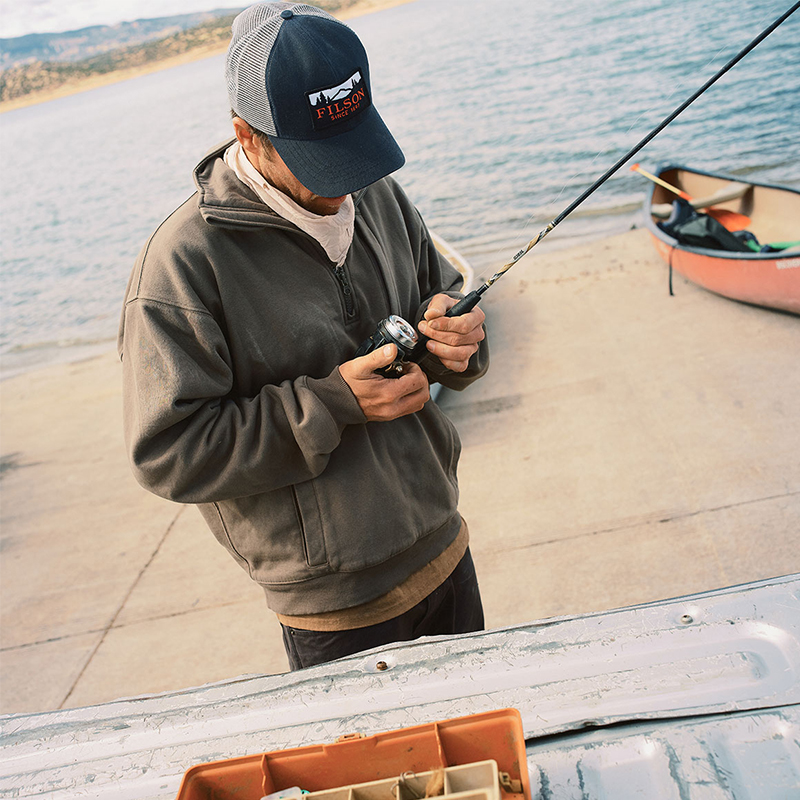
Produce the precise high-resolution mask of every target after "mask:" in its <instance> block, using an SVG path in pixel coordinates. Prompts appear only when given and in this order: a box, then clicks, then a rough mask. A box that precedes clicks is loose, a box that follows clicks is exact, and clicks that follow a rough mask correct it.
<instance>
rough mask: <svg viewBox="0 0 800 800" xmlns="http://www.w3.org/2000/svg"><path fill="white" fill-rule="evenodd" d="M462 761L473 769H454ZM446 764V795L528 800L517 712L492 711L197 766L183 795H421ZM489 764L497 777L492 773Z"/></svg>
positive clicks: (334, 798) (319, 798)
mask: <svg viewBox="0 0 800 800" xmlns="http://www.w3.org/2000/svg"><path fill="white" fill-rule="evenodd" d="M479 762H493V766H489V765H487V764H485V763H483V764H481V763H479ZM463 765H472V767H473V769H472V770H471V771H467V772H464V771H463V770H460V771H459V770H455V771H453V770H452V769H450V768H453V767H460V766H463ZM442 769H444V776H443V777H444V787H443V791H444V793H445V794H447V795H448V800H530V797H531V793H530V784H529V779H528V765H527V761H526V754H525V736H524V733H523V730H522V719H521V717H520V714H519V711H517V710H516V709H514V708H508V709H501V710H497V711H487V712H484V713H481V714H472V715H470V716H466V717H457V718H454V719H448V720H444V721H442V722H433V723H428V724H425V725H416V726H413V727H410V728H401V729H399V730H395V731H389V732H387V733H378V734H374V735H372V736H362V735H361V734H358V733H355V734H348V735H347V736H343V737H341V738H340V739H339V740H337V741H336V742H332V743H330V744H317V745H308V746H305V747H296V748H292V749H289V750H275V751H272V752H270V753H262V754H258V755H251V756H242V757H240V758H232V759H227V760H225V761H215V762H210V763H207V764H198V765H197V766H194V767H191V768H190V769H189V770H187V772H186V773H185V774H184V776H183V781H182V782H181V786H180V790H179V792H178V796H177V800H212V798H213V800H260V799H261V798H262V797H265V796H268V795H271V794H275V793H276V792H286V791H288V790H290V789H292V788H293V787H299V788H300V789H301V790H302V791H303V792H304V793H310V794H311V797H309V794H305V798H308V800H375V798H376V796H377V795H376V791H377V790H376V787H377V786H378V785H380V794H381V796H382V797H384V798H386V800H392V798H394V800H416V798H414V797H412V795H413V794H415V793H416V792H417V791H418V789H419V786H420V785H422V786H423V789H424V784H422V783H421V781H422V780H423V776H425V781H427V779H428V778H430V773H432V772H435V771H441V770H442ZM491 769H494V774H495V775H496V776H497V777H496V779H491V778H487V777H486V776H487V774H488V773H487V770H491ZM495 785H496V786H497V788H496V790H495ZM331 790H337V791H336V792H332V791H331ZM462 792H467V793H468V794H469V797H467V795H464V796H461V794H462ZM318 793H324V795H323V794H318ZM476 793H477V794H476ZM314 795H316V797H314ZM457 795H458V796H457ZM484 795H485V796H484ZM420 796H424V791H423V793H422V794H421V795H420Z"/></svg>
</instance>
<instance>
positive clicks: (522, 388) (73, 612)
mask: <svg viewBox="0 0 800 800" xmlns="http://www.w3.org/2000/svg"><path fill="white" fill-rule="evenodd" d="M529 259H535V264H534V263H533V262H532V261H530V260H529ZM525 263H526V266H522V265H520V267H518V268H516V270H515V271H512V272H511V273H509V275H508V276H506V277H505V278H504V279H503V280H502V281H501V282H499V283H498V284H497V285H496V286H495V287H493V289H492V291H491V292H489V293H487V295H486V296H485V298H484V300H483V302H482V307H483V308H484V310H485V311H486V313H487V317H488V327H489V331H490V340H491V345H492V358H493V361H492V366H491V368H490V371H489V374H488V375H487V376H486V377H485V378H484V379H483V380H482V381H480V382H478V383H477V384H475V385H474V386H472V387H470V389H468V390H467V391H465V392H463V393H460V394H459V393H452V392H446V391H445V392H443V393H442V394H441V396H440V399H439V402H440V404H441V406H442V407H443V408H444V409H445V410H446V411H447V413H448V414H449V415H450V416H451V418H452V419H453V420H454V421H455V423H456V424H457V426H458V428H459V430H460V432H461V436H462V440H463V454H462V459H461V466H460V482H461V494H462V501H461V510H462V513H463V515H464V516H465V517H466V519H467V520H468V522H469V526H470V531H471V535H472V551H473V555H474V558H475V562H476V566H477V569H478V575H479V579H480V582H481V588H482V593H483V597H484V605H485V610H486V617H487V625H488V626H489V627H492V628H497V627H502V626H505V625H510V624H515V623H524V622H530V621H533V620H537V619H543V618H547V617H550V616H554V615H569V614H579V613H583V612H587V611H597V610H603V609H610V608H616V607H621V606H627V605H631V604H635V603H642V602H647V601H653V600H659V599H665V598H669V597H675V596H679V595H683V594H687V593H693V592H700V591H704V590H709V589H714V588H718V587H723V586H727V585H732V584H738V583H742V582H747V581H751V580H757V579H762V578H769V577H774V576H778V575H784V574H788V573H793V572H800V457H798V454H800V413H798V412H800V399H799V398H800V318H798V317H796V316H791V315H788V314H782V313H778V312H772V311H769V310H766V309H760V308H755V307H751V306H747V305H743V304H740V303H736V302H733V301H729V300H726V299H724V298H721V297H718V296H716V295H713V294H711V293H708V292H706V291H704V290H702V289H700V288H698V287H696V286H693V285H691V284H689V283H688V282H686V281H684V280H683V279H681V278H679V277H678V276H676V279H675V296H674V297H670V296H669V294H668V291H667V277H666V267H665V265H664V264H663V263H662V262H661V261H660V259H659V258H658V257H657V256H656V254H655V251H654V250H653V248H652V246H651V244H650V242H649V239H648V235H647V234H646V233H645V232H644V231H641V230H637V231H632V232H629V233H626V234H623V235H621V236H616V237H613V238H610V239H607V240H604V241H602V242H595V243H592V244H587V245H582V246H581V247H578V248H574V249H570V250H564V251H559V252H555V253H546V254H543V255H537V256H534V255H531V256H529V257H528V258H526V262H525ZM0 391H2V420H1V422H2V428H1V429H0V434H1V435H2V441H1V446H2V468H3V470H2V479H1V482H0V491H1V492H2V511H1V514H2V516H1V518H0V525H1V526H2V527H1V528H0V535H1V536H2V561H1V562H0V566H1V567H2V573H1V575H0V577H1V579H2V581H1V582H0V611H1V612H2V628H1V631H2V642H1V645H0V713H13V712H32V711H44V710H51V709H57V708H67V707H74V706H82V705H90V704H95V703H101V702H104V701H108V700H112V699H116V698H119V697H129V696H134V695H140V694H146V693H155V692H162V691H168V690H176V689H182V688H186V687H191V686H197V685H200V684H204V683H208V682H212V681H217V680H223V679H226V678H231V677H234V676H238V675H243V674H271V673H277V672H283V671H285V670H286V669H287V663H286V658H285V655H284V653H283V647H282V644H281V640H280V629H279V626H278V623H277V621H276V620H275V618H274V617H273V616H272V614H271V613H270V612H269V611H268V610H267V608H266V604H265V601H264V597H263V593H262V591H261V589H259V588H258V587H257V586H256V585H255V584H253V583H251V582H250V580H249V579H248V577H247V576H246V574H245V573H244V572H243V571H242V570H241V569H240V568H239V567H238V566H237V565H236V564H235V563H234V562H233V560H232V559H231V558H230V557H229V556H228V554H227V553H226V552H225V551H224V550H223V549H222V548H221V547H220V546H219V545H218V544H217V542H216V541H215V540H214V539H213V537H212V535H211V534H210V532H209V531H208V530H207V529H206V527H205V524H204V523H203V521H202V519H201V518H200V515H199V513H198V512H197V510H196V509H194V508H191V507H183V506H179V505H176V504H172V503H169V502H167V501H164V500H161V499H159V498H157V497H154V496H152V495H149V494H148V493H146V492H145V491H144V490H143V489H141V488H139V487H138V485H137V484H136V483H135V481H134V479H133V477H132V476H131V473H130V470H129V467H128V465H127V461H126V457H125V454H124V449H123V443H122V433H121V422H120V419H121V397H120V367H119V365H118V363H117V361H116V355H115V354H114V353H113V352H108V353H107V354H105V355H103V356H100V357H97V358H92V359H89V360H86V361H83V362H78V363H72V364H64V365H59V366H52V367H48V368H46V369H43V370H39V371H34V372H30V373H27V374H24V375H20V376H17V377H14V378H10V379H8V380H6V381H3V382H2V384H0Z"/></svg>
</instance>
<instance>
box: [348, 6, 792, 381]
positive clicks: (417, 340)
mask: <svg viewBox="0 0 800 800" xmlns="http://www.w3.org/2000/svg"><path fill="white" fill-rule="evenodd" d="M798 8H800V0H798V2H797V3H795V4H794V5H793V6H792V7H791V8H790V9H789V10H788V11H787V12H785V13H784V14H782V15H781V16H780V17H778V19H776V20H775V21H774V22H773V23H772V24H771V25H769V26H768V27H766V28H765V29H764V30H763V31H761V33H759V34H758V36H756V37H755V39H753V40H752V41H751V42H750V43H749V44H748V45H746V46H745V47H744V48H742V49H741V50H740V51H739V52H738V53H737V54H736V55H735V56H734V57H733V58H732V59H731V60H730V61H728V63H727V64H725V66H724V67H722V68H721V69H720V70H719V71H718V72H717V73H716V74H715V75H713V76H712V77H711V78H709V79H708V80H707V81H706V82H705V83H704V84H703V85H702V86H701V87H700V88H699V89H698V90H697V91H696V92H695V93H694V94H693V95H692V96H691V97H689V99H688V100H685V101H684V102H683V103H681V104H680V105H679V106H678V107H677V108H676V109H675V110H674V111H673V112H672V113H671V114H669V115H668V116H666V117H665V118H664V119H663V120H662V121H661V122H660V123H659V124H658V125H656V127H655V128H653V130H651V131H650V132H649V133H648V134H647V135H646V136H645V137H644V138H642V139H641V140H640V141H639V142H637V143H636V144H635V145H634V146H633V147H632V148H631V149H630V150H629V151H628V152H627V153H626V154H625V155H624V156H622V158H620V159H619V160H618V161H617V162H616V164H614V166H612V167H611V168H610V169H608V170H607V171H606V172H605V173H604V174H603V175H601V176H600V177H599V178H598V179H597V180H596V181H595V182H594V183H593V184H592V185H591V186H590V187H589V188H588V189H586V190H585V191H584V192H583V193H582V194H581V195H580V196H579V197H577V198H575V200H573V201H572V202H571V203H570V204H569V205H568V206H567V207H566V208H565V209H564V210H563V211H562V212H561V213H560V214H559V215H558V216H557V217H556V218H555V219H553V220H552V221H551V222H550V223H549V224H548V225H547V227H546V228H544V229H543V230H541V231H540V232H539V233H538V235H537V236H535V237H534V238H533V239H531V240H530V241H529V242H528V244H527V245H525V247H523V248H522V249H521V250H520V251H519V252H517V253H516V254H515V255H514V257H513V258H512V259H511V261H509V262H508V263H507V264H504V265H503V266H502V267H501V268H500V269H499V270H497V272H495V273H494V275H492V277H491V278H489V279H488V280H487V281H485V282H484V283H482V284H481V285H480V286H479V287H478V288H477V289H474V290H473V291H471V292H470V293H469V294H467V295H466V296H465V297H464V298H463V299H462V300H460V301H459V302H458V303H456V304H455V305H454V306H453V307H452V308H451V309H449V310H448V312H447V313H446V314H445V316H446V317H459V316H461V315H462V314H466V313H467V312H469V311H471V310H472V309H473V308H475V306H476V305H478V303H479V302H480V299H481V297H482V296H483V293H484V292H485V291H486V290H487V289H489V288H490V287H491V286H493V285H494V284H495V283H496V282H497V281H498V280H499V279H500V278H502V277H503V275H505V274H506V272H508V271H509V270H510V269H511V267H513V266H514V264H516V263H517V262H518V261H519V260H520V259H521V258H522V257H523V256H524V255H526V254H527V253H528V252H530V251H531V250H532V249H533V248H534V247H535V246H536V245H537V244H539V242H541V241H542V239H544V237H545V236H547V234H549V233H550V232H551V231H552V230H553V229H554V228H555V227H556V226H557V225H559V224H560V223H561V222H563V221H564V220H565V219H566V218H567V217H568V216H569V215H570V214H571V213H572V212H573V211H574V210H575V209H576V208H578V206H579V205H580V204H581V203H583V201H584V200H586V198H587V197H589V196H590V195H592V194H593V193H594V192H595V191H597V189H599V188H600V186H602V185H603V184H604V183H605V182H606V181H607V180H608V179H609V178H610V177H611V176H612V175H613V174H614V173H615V172H616V171H617V170H618V169H619V168H620V167H622V166H623V165H624V164H625V163H626V162H627V161H629V160H630V159H631V158H633V156H635V155H636V154H637V153H638V152H639V151H640V150H641V149H642V148H643V147H644V146H645V145H647V144H648V143H649V142H650V141H651V140H652V139H653V138H655V137H656V136H657V135H658V134H659V133H661V131H663V130H664V128H666V127H667V125H669V124H670V123H671V122H672V121H673V120H674V119H675V118H676V117H677V116H678V115H679V114H681V113H683V112H684V111H685V110H686V109H687V108H688V107H689V106H690V105H691V104H692V103H694V101H695V100H697V98H698V97H700V95H701V94H703V93H704V92H705V91H706V90H707V89H708V88H709V87H711V86H712V85H713V84H715V83H716V82H717V81H718V80H719V79H720V78H721V77H722V76H723V75H724V74H725V73H726V72H728V71H729V70H730V69H732V68H733V67H734V66H735V65H736V64H738V63H739V62H740V61H741V60H742V59H743V58H744V57H745V56H746V55H747V54H748V53H749V52H750V51H751V50H753V49H754V48H755V47H757V46H758V45H759V44H760V43H761V42H762V41H763V40H764V39H766V38H767V36H769V35H770V34H771V33H772V32H773V31H774V30H775V29H776V28H777V27H778V26H779V25H781V24H782V23H783V22H785V21H786V20H787V19H788V18H789V17H790V16H791V15H792V14H794V12H795V11H797V9H798ZM427 341H428V337H426V336H423V335H422V334H418V333H417V332H416V331H415V330H414V326H413V325H411V324H409V323H408V322H406V321H405V320H404V319H403V318H402V317H399V316H397V315H392V316H390V317H388V318H387V319H385V320H382V321H381V322H380V323H379V325H378V330H377V331H376V332H375V333H374V334H373V335H372V336H371V337H370V338H369V339H367V340H366V341H365V342H363V343H362V344H361V346H360V347H359V349H358V351H357V352H356V356H361V355H366V354H367V353H369V352H371V351H372V350H375V349H377V348H378V347H381V346H383V345H384V344H395V345H397V352H398V356H397V359H396V360H395V361H394V362H393V363H392V364H389V366H388V367H385V368H384V369H382V370H379V372H381V374H383V375H385V376H386V377H400V376H401V375H402V374H404V372H405V367H404V364H405V363H407V362H409V361H419V360H420V359H421V358H422V357H423V356H424V355H425V354H426V353H427V349H426V348H425V343H426V342H427Z"/></svg>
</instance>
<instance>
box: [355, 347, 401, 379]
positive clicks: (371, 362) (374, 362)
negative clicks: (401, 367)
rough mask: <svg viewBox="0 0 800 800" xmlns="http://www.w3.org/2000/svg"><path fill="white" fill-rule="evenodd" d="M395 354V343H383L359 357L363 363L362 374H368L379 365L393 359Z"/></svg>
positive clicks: (385, 364) (388, 362)
mask: <svg viewBox="0 0 800 800" xmlns="http://www.w3.org/2000/svg"><path fill="white" fill-rule="evenodd" d="M396 355H397V345H394V344H385V345H384V346H383V347H378V348H376V349H375V350H373V351H372V352H371V353H367V354H366V355H365V356H362V357H361V360H362V361H363V363H364V374H365V375H369V374H371V373H373V372H374V371H375V370H376V369H379V368H380V367H385V366H387V365H388V364H391V363H392V361H394V359H395V356H396Z"/></svg>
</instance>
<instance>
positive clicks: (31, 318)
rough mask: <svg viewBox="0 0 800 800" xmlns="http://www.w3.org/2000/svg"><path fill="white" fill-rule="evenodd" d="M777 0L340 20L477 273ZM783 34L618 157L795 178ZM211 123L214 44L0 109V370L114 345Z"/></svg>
mask: <svg viewBox="0 0 800 800" xmlns="http://www.w3.org/2000/svg"><path fill="white" fill-rule="evenodd" d="M789 5H790V3H789V0H781V2H775V0H669V1H668V2H666V1H663V0H662V1H660V0H648V1H647V2H644V0H608V1H607V2H604V3H598V2H596V0H558V2H555V1H552V2H551V1H550V0H536V1H535V2H534V0H495V2H493V3H488V2H486V0H415V2H412V3H409V4H406V5H401V6H398V7H396V8H392V9H387V10H385V11H381V12H378V13H375V14H370V15H367V16H364V17H360V18H358V19H355V20H352V21H351V23H350V24H351V25H352V27H353V28H355V30H356V31H357V32H358V33H359V35H360V36H361V38H362V40H363V41H364V43H365V45H366V47H367V51H368V53H369V54H370V61H371V68H372V83H373V95H374V99H375V104H376V106H377V107H378V108H379V110H380V111H381V113H382V115H383V117H384V119H385V120H386V122H387V123H388V125H389V127H390V128H391V129H392V130H393V132H394V133H395V136H396V138H397V139H398V141H399V142H400V144H401V146H402V147H403V149H404V151H405V153H406V157H407V164H406V166H405V167H403V169H402V170H400V172H399V173H397V177H398V178H399V180H400V181H401V182H402V183H403V185H404V187H405V188H406V190H407V192H408V193H409V195H410V196H411V197H412V199H413V200H414V201H415V202H416V203H417V205H418V206H419V208H420V210H421V211H422V213H423V215H424V217H425V218H426V220H427V222H428V224H429V225H430V226H431V227H432V228H434V229H435V230H436V231H437V232H438V233H440V234H441V235H443V236H444V237H445V238H446V239H448V240H449V241H450V242H451V243H452V244H454V245H455V246H456V247H458V248H459V249H460V250H461V251H462V253H464V254H465V255H466V256H467V257H468V258H469V259H470V260H471V261H472V263H473V265H474V266H475V268H476V272H478V274H484V275H487V274H490V273H491V272H492V271H494V270H495V269H496V268H497V267H498V266H501V265H502V264H503V263H505V262H506V261H508V259H509V258H510V257H511V256H512V255H513V254H514V253H515V252H516V251H517V250H518V249H519V247H520V246H521V245H522V244H524V243H525V242H526V241H528V240H529V239H530V238H532V237H533V236H534V235H536V233H538V232H539V230H541V228H543V227H544V226H545V225H546V223H547V222H548V221H549V220H550V219H552V218H553V217H554V216H556V214H558V213H559V212H560V211H561V210H562V209H563V208H565V207H566V206H568V205H569V203H570V202H571V201H572V200H573V199H574V198H575V197H577V196H578V195H579V194H580V193H581V192H582V191H583V190H584V189H585V188H586V187H587V186H588V185H590V184H591V183H592V182H593V181H594V180H595V179H596V178H597V177H598V176H599V175H601V174H602V173H603V172H605V171H606V169H608V168H609V167H610V166H611V165H612V164H613V163H614V162H615V161H616V160H617V159H618V158H620V157H621V156H622V155H623V154H624V153H625V152H627V151H628V150H629V149H630V148H631V147H632V146H633V145H634V144H635V143H636V142H637V141H639V140H640V139H641V138H642V137H643V136H644V135H645V134H646V133H647V132H648V131H649V130H650V129H651V128H653V127H654V126H655V125H656V124H657V123H658V122H660V121H661V120H662V119H663V118H664V117H665V116H666V115H667V114H668V113H669V112H671V111H672V110H673V109H674V108H675V107H677V106H678V105H679V104H680V103H681V102H682V101H683V100H685V99H686V98H687V97H688V96H689V95H691V94H692V93H693V92H694V91H695V90H696V89H697V88H699V87H700V86H701V85H702V84H703V83H704V82H705V81H706V80H707V79H708V78H709V77H710V76H711V75H713V74H714V73H715V72H716V71H717V70H718V69H720V68H721V67H722V66H723V65H724V64H725V63H726V62H727V61H728V60H729V59H730V58H731V57H732V56H734V55H735V54H736V53H737V52H738V51H739V50H740V49H741V48H742V47H743V46H744V45H745V44H747V43H748V42H749V41H750V40H751V39H752V38H753V37H755V35H756V34H757V33H759V32H760V31H761V30H762V29H763V28H765V27H766V26H767V25H768V24H770V23H771V22H772V21H773V20H774V19H776V18H777V17H778V16H780V15H781V14H782V13H783V12H784V11H786V10H787V8H788V7H789ZM798 41H800V13H798V14H795V15H794V16H792V17H790V18H789V20H787V21H786V22H785V23H784V24H783V25H782V26H781V27H780V28H778V29H777V30H776V31H775V32H774V33H773V34H772V35H771V36H769V37H768V38H767V39H766V40H765V41H764V42H763V43H762V44H761V45H759V47H758V48H756V50H754V51H753V52H752V53H751V54H749V55H748V56H747V57H746V58H745V59H744V60H743V61H742V62H741V63H740V64H738V65H737V66H736V67H734V68H733V70H732V71H731V72H729V73H728V74H727V75H726V76H724V77H723V78H722V79H721V80H720V81H719V82H718V83H717V84H715V85H714V86H713V87H712V88H711V89H710V90H709V91H708V92H706V93H705V94H704V95H703V96H702V97H701V98H700V99H698V100H697V101H696V102H695V103H694V105H692V106H691V107H690V108H689V109H688V110H687V111H686V112H684V114H683V115H681V116H680V117H679V118H678V119H677V120H676V121H675V122H673V123H672V124H671V125H670V126H668V127H667V128H666V130H665V131H663V132H662V133H661V134H659V136H658V137H656V139H655V140H654V141H653V142H651V143H650V144H649V145H648V146H647V147H646V148H645V149H644V150H643V151H642V152H641V153H640V154H639V155H638V156H637V157H636V159H635V160H638V161H641V162H642V163H643V164H645V165H647V166H651V167H653V166H655V165H656V164H658V163H660V162H665V161H670V162H680V163H684V164H688V165H691V166H694V167H698V168H702V169H707V170H710V171H722V172H728V173H731V174H733V175H736V176H739V177H744V178H749V179H751V180H761V181H767V182H775V183H783V184H787V185H790V186H791V185H793V186H797V185H800V148H799V147H798V143H799V141H798V134H797V131H798V129H799V128H800V47H798V46H797V43H798ZM229 131H230V121H229V115H228V105H227V98H226V95H225V88H224V82H223V57H222V56H219V57H212V58H208V59H204V60H202V61H198V62H194V63H192V64H188V65H185V66H182V67H176V68H174V69H170V70H165V71H162V72H159V73H155V74H152V75H148V76H143V77H141V78H136V79H133V80H129V81H125V82H122V83H118V84H115V85H112V86H107V87H103V88H100V89H95V90H93V91H90V92H85V93H82V94H78V95H73V96H72V97H67V98H62V99H59V100H54V101H51V102H49V103H44V104H41V105H37V106H32V107H30V108H25V109H20V110H18V111H13V112H9V113H6V114H4V115H2V116H0V145H1V147H0V159H1V160H0V175H2V192H0V204H1V205H0V226H1V227H0V234H1V235H2V276H3V277H2V282H3V283H2V290H3V300H2V311H3V327H2V334H1V336H0V358H1V359H2V362H0V368H1V369H2V374H3V375H5V376H7V375H10V374H14V373H16V372H18V371H20V370H24V369H29V368H31V367H32V366H36V365H39V364H43V363H49V362H52V361H55V360H63V359H65V358H73V357H78V356H81V355H84V354H86V353H87V352H92V351H93V350H95V349H98V348H100V349H108V348H109V347H110V346H111V343H112V341H113V339H114V337H115V334H116V327H117V321H118V317H119V313H120V309H121V303H122V298H123V294H124V290H125V284H126V280H127V277H128V273H129V272H130V269H131V266H132V264H133V261H134V259H135V257H136V254H137V253H138V251H139V249H140V247H141V246H142V245H143V244H144V242H145V240H146V238H147V237H148V235H149V234H150V233H151V232H152V230H153V229H154V228H155V226H156V225H157V224H158V223H159V222H160V221H161V220H162V219H163V218H164V217H165V216H166V215H167V214H169V213H170V211H171V210H172V209H173V208H175V207H176V206H177V205H178V204H179V203H180V202H182V201H183V200H184V199H185V197H187V196H188V195H189V194H190V193H191V192H192V191H193V188H194V187H193V185H192V181H191V170H192V167H193V166H194V164H195V163H196V162H197V161H198V160H199V158H200V157H201V156H202V155H203V153H204V152H206V150H208V149H209V148H210V147H211V146H212V145H214V144H216V143H217V142H219V141H221V140H223V139H225V138H227V137H228V136H229ZM645 189H646V186H645V181H644V180H643V179H642V178H641V177H639V176H638V175H635V174H634V173H631V172H630V171H629V170H628V169H627V167H623V169H622V170H620V171H619V172H618V173H617V174H616V175H615V176H614V177H613V178H611V179H610V180H609V181H607V182H606V183H605V184H604V185H603V186H602V187H601V188H600V189H599V190H598V191H597V192H596V193H595V194H594V195H593V196H592V197H591V198H589V199H588V200H587V201H586V202H585V203H584V204H583V205H582V206H581V208H579V209H578V211H577V212H575V213H574V214H573V215H572V216H571V217H570V218H569V219H568V220H567V221H565V222H564V223H563V224H562V225H560V226H559V227H558V228H557V229H556V230H555V231H554V232H553V233H552V234H550V236H548V238H547V239H546V240H545V242H543V243H542V245H540V246H539V248H541V249H545V248H553V247H563V246H567V245H570V244H573V243H577V242H583V241H586V240H587V239H590V238H597V237H602V236H606V235H609V234H613V233H618V232H620V231H623V230H626V229H628V228H630V227H631V226H632V225H633V224H637V223H638V222H639V220H640V215H641V205H642V200H643V197H644V192H645ZM539 248H537V249H539ZM535 253H536V251H534V252H533V253H531V254H530V255H529V256H527V257H526V259H525V260H524V261H522V262H521V263H520V264H519V265H518V266H516V267H515V270H525V269H536V265H535V257H536V256H535Z"/></svg>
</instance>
